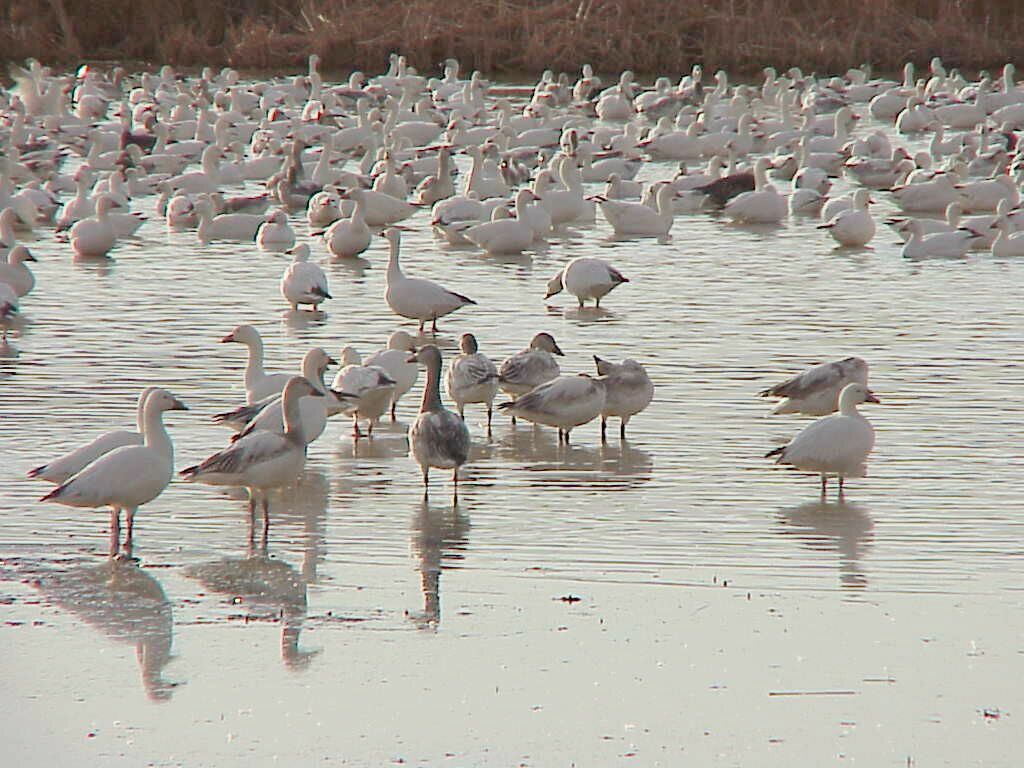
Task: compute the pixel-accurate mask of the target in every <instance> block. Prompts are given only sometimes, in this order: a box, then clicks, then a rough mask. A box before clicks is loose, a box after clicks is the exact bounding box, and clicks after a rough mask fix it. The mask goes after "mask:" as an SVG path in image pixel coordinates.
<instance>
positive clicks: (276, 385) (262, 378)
mask: <svg viewBox="0 0 1024 768" xmlns="http://www.w3.org/2000/svg"><path fill="white" fill-rule="evenodd" d="M220 341H221V343H222V344H228V343H231V342H235V343H237V344H244V345H245V346H246V347H248V349H249V360H248V362H246V364H245V396H246V402H248V403H249V404H252V403H255V402H258V401H260V400H263V399H264V398H266V397H270V396H271V395H276V394H277V393H278V392H280V391H281V390H282V389H284V385H285V384H286V383H287V382H288V379H289V378H291V375H290V374H287V373H267V372H266V371H265V370H264V369H263V337H262V336H260V332H259V331H257V330H256V329H255V328H253V327H252V326H251V325H240V326H238V327H237V328H235V330H233V331H232V332H231V333H229V334H228V335H227V336H225V337H224V338H222V339H221V340H220Z"/></svg>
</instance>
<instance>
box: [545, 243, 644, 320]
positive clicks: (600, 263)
mask: <svg viewBox="0 0 1024 768" xmlns="http://www.w3.org/2000/svg"><path fill="white" fill-rule="evenodd" d="M628 282H629V278H628V277H626V276H625V275H623V274H622V273H621V272H619V270H617V269H616V268H615V267H613V266H612V265H611V264H609V263H608V262H607V261H605V260H604V259H595V258H592V257H589V256H580V257H578V258H575V259H573V260H572V261H570V262H569V263H568V264H566V265H565V267H564V268H563V269H562V270H561V271H560V272H559V273H558V274H557V275H555V276H554V277H553V278H551V279H550V280H548V289H547V294H546V295H545V296H544V298H545V300H546V299H550V298H551V297H552V296H554V295H555V294H557V293H559V292H561V291H562V290H566V291H568V292H569V293H571V294H572V295H573V296H575V297H576V300H577V301H578V302H579V305H580V309H583V303H584V302H585V301H587V300H588V299H593V300H594V301H595V302H596V305H597V306H598V307H600V306H601V299H602V298H604V297H605V296H606V295H608V294H609V293H610V292H611V291H612V290H613V289H614V288H617V287H618V286H620V285H622V284H623V283H628Z"/></svg>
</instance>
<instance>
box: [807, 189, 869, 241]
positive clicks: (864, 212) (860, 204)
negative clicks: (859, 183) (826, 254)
mask: <svg viewBox="0 0 1024 768" xmlns="http://www.w3.org/2000/svg"><path fill="white" fill-rule="evenodd" d="M870 202H871V193H870V192H869V191H868V190H866V189H858V190H856V191H855V192H854V193H853V207H852V208H848V209H847V210H845V211H840V212H839V213H837V214H836V215H835V217H833V218H832V219H830V220H829V221H828V222H827V223H825V224H821V225H820V226H819V227H818V229H825V230H828V233H829V234H830V235H831V236H832V239H833V240H835V241H836V242H837V243H839V244H840V245H843V246H846V247H850V248H860V247H862V246H864V245H867V244H868V243H869V242H870V241H871V238H873V237H874V236H875V220H874V218H872V216H871V212H870V211H869V210H868V204H869V203H870Z"/></svg>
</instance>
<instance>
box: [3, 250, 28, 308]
mask: <svg viewBox="0 0 1024 768" xmlns="http://www.w3.org/2000/svg"><path fill="white" fill-rule="evenodd" d="M29 261H37V259H36V257H35V256H33V255H32V252H31V251H30V250H29V249H28V248H26V247H25V246H24V245H16V246H14V247H13V248H12V249H11V251H10V253H8V254H7V263H6V264H4V263H3V262H0V283H7V284H8V285H9V286H11V288H12V289H13V290H14V292H15V293H16V294H18V296H19V297H21V296H24V295H25V294H26V293H28V292H29V291H31V290H32V289H33V288H34V287H35V285H36V278H35V275H33V274H32V270H31V269H29V268H28V267H27V266H26V262H29Z"/></svg>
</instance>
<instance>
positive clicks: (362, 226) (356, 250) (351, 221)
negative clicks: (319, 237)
mask: <svg viewBox="0 0 1024 768" xmlns="http://www.w3.org/2000/svg"><path fill="white" fill-rule="evenodd" d="M364 206H365V204H364V203H363V202H362V201H361V200H356V202H355V208H354V209H353V211H352V216H351V217H350V218H347V219H338V220H337V221H335V222H334V223H333V224H331V225H330V226H329V227H328V228H327V230H326V231H325V232H324V244H325V245H326V246H327V250H328V251H330V252H331V255H332V256H334V257H335V258H338V259H354V258H355V257H356V256H358V255H359V254H361V253H362V252H363V251H365V250H366V249H367V248H369V247H370V240H371V235H372V233H371V232H370V227H369V226H368V225H367V223H366V218H365V216H364V215H363V208H364Z"/></svg>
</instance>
